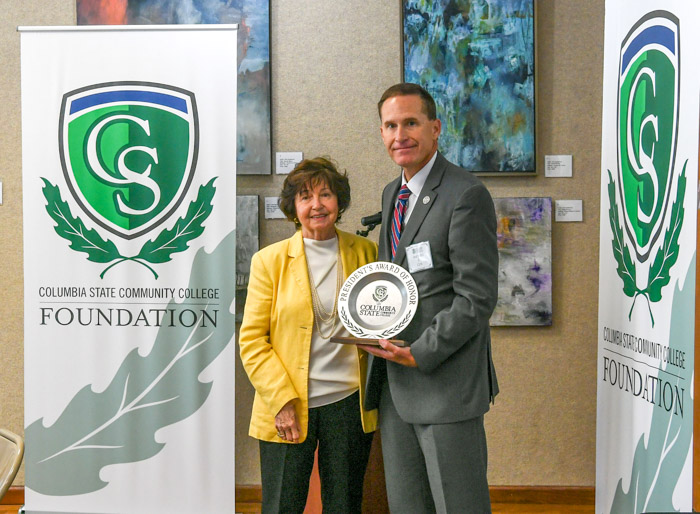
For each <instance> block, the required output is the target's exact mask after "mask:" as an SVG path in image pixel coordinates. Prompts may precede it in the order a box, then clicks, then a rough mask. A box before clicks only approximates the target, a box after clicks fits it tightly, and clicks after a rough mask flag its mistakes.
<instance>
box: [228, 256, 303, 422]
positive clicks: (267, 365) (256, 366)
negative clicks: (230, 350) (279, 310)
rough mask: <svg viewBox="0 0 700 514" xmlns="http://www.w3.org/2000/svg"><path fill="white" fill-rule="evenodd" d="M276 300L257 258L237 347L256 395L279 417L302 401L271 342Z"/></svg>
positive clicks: (263, 266)
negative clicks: (289, 405) (290, 404)
mask: <svg viewBox="0 0 700 514" xmlns="http://www.w3.org/2000/svg"><path fill="white" fill-rule="evenodd" d="M274 297H275V295H274V283H273V280H272V277H271V275H270V273H269V272H268V270H267V269H266V267H265V264H264V262H263V260H262V259H261V258H260V255H259V254H255V255H253V259H252V262H251V266H250V281H249V283H248V296H247V299H246V303H245V310H244V313H243V322H242V323H241V329H240V332H239V337H238V344H239V347H240V352H241V361H242V362H243V367H244V368H245V370H246V373H247V374H248V377H249V378H250V382H251V383H252V384H253V387H254V388H255V391H256V392H257V393H258V395H259V396H260V398H261V399H262V400H263V402H264V403H265V404H266V405H267V407H268V409H269V411H270V412H272V413H274V414H277V413H278V412H279V411H280V409H282V407H284V406H285V404H286V403H287V402H289V400H293V399H295V398H299V394H298V393H297V391H296V390H295V388H294V385H293V384H292V380H291V378H290V377H289V375H288V374H287V370H286V368H285V366H284V364H283V363H282V361H281V360H280V358H279V356H278V354H277V352H275V349H274V344H273V343H272V342H271V341H270V320H271V316H272V310H273V307H274V305H273V301H274ZM282 344H284V343H283V342H282Z"/></svg>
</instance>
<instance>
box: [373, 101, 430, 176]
mask: <svg viewBox="0 0 700 514" xmlns="http://www.w3.org/2000/svg"><path fill="white" fill-rule="evenodd" d="M381 118H382V126H381V133H382V139H383V140H384V146H386V149H387V151H388V152H389V156H390V157H391V158H392V159H393V160H394V162H395V163H396V164H398V165H399V166H401V167H402V168H403V169H404V173H405V174H406V179H410V178H411V177H412V176H413V175H415V174H416V173H417V172H418V171H420V169H421V168H422V167H423V166H425V165H426V164H427V162H428V161H429V160H430V158H431V157H432V156H433V153H434V152H435V150H437V140H438V137H439V136H440V128H441V125H440V120H437V119H436V120H430V119H428V116H427V114H426V113H425V111H424V109H423V101H422V100H421V98H420V96H418V95H404V96H392V97H391V98H389V99H387V100H386V101H385V102H384V104H383V105H382V110H381Z"/></svg>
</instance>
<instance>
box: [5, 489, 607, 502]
mask: <svg viewBox="0 0 700 514" xmlns="http://www.w3.org/2000/svg"><path fill="white" fill-rule="evenodd" d="M489 490H490V491H491V501H492V502H493V503H529V504H535V505H547V504H557V505H593V504H595V488H593V487H577V486H573V487H563V486H529V485H515V486H504V485H498V486H492V487H490V488H489ZM260 502H262V487H261V486H259V485H237V486H236V503H260ZM0 505H24V486H13V487H10V489H9V490H8V491H7V494H5V496H4V497H3V498H2V501H0Z"/></svg>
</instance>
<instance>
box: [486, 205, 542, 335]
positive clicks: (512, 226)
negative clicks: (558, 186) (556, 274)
mask: <svg viewBox="0 0 700 514" xmlns="http://www.w3.org/2000/svg"><path fill="white" fill-rule="evenodd" d="M494 204H495V206H496V219H497V220H498V258H499V263H498V303H497V304H496V310H495V311H494V312H493V315H492V316H491V325H492V326H519V325H551V324H552V199H551V198H494Z"/></svg>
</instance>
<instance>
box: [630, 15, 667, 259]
mask: <svg viewBox="0 0 700 514" xmlns="http://www.w3.org/2000/svg"><path fill="white" fill-rule="evenodd" d="M679 69H680V64H679V35H678V19H677V18H675V17H674V16H673V15H672V14H670V13H666V12H660V11H657V12H653V13H650V14H649V15H647V16H645V17H644V18H642V19H641V20H639V22H638V23H637V24H636V25H635V26H634V27H633V28H632V29H631V30H630V32H629V34H628V35H627V37H626V38H625V40H624V41H623V43H622V47H621V50H620V72H619V76H618V80H619V93H618V105H617V108H618V185H619V188H620V201H621V203H622V214H623V220H624V226H625V231H626V233H627V235H628V237H629V240H630V241H631V242H632V246H633V247H634V250H635V254H636V257H637V260H638V261H639V262H645V261H646V260H647V259H648V258H649V255H650V252H651V249H652V247H653V246H654V244H655V243H656V241H657V239H658V238H659V236H660V234H661V232H662V229H663V225H664V219H665V216H666V211H667V209H668V205H669V198H670V194H671V182H672V177H673V169H674V165H675V158H676V136H677V133H678V103H679V102H678V100H679V84H680V82H679Z"/></svg>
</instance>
